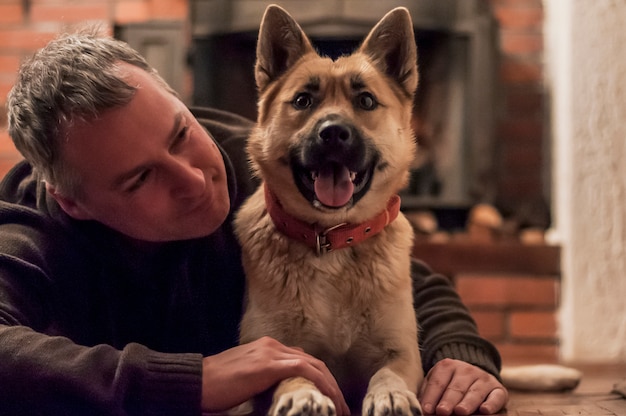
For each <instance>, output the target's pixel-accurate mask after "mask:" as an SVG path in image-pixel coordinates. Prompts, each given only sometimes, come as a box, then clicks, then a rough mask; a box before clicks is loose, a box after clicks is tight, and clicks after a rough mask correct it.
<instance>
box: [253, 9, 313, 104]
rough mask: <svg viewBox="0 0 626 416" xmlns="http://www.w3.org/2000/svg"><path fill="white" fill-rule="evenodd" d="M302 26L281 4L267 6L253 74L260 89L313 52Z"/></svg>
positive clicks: (260, 31)
mask: <svg viewBox="0 0 626 416" xmlns="http://www.w3.org/2000/svg"><path fill="white" fill-rule="evenodd" d="M314 51H315V50H314V49H313V46H312V45H311V42H310V41H309V39H308V38H307V36H306V35H305V34H304V31H303V30H302V28H301V27H300V25H299V24H298V23H297V22H296V21H295V20H294V19H293V18H292V17H291V16H290V15H289V13H287V12H286V11H285V10H284V9H282V8H281V7H279V6H276V5H271V6H268V7H267V9H265V14H264V15H263V20H262V21H261V28H260V30H259V40H258V42H257V47H256V56H257V61H256V67H255V69H254V77H255V80H256V85H257V88H258V89H259V91H261V92H262V91H263V90H264V89H265V87H267V85H268V84H269V83H270V82H272V81H274V80H275V79H276V78H278V77H279V76H281V75H282V74H283V73H284V72H285V71H287V69H288V68H289V67H290V66H291V65H293V64H294V63H295V62H296V61H297V60H298V59H299V58H300V57H302V56H303V55H305V54H306V53H309V52H314Z"/></svg>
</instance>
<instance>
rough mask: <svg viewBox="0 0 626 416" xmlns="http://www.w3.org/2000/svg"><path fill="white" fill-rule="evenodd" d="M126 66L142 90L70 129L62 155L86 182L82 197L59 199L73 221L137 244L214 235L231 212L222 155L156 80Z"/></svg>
mask: <svg viewBox="0 0 626 416" xmlns="http://www.w3.org/2000/svg"><path fill="white" fill-rule="evenodd" d="M119 68H120V71H122V73H123V74H125V79H126V80H127V82H128V83H129V84H131V85H135V86H137V87H138V89H137V92H136V94H135V96H134V97H133V99H132V100H131V102H130V103H129V104H127V105H125V106H123V107H120V108H115V109H112V110H108V111H106V112H104V113H103V114H102V115H101V116H100V117H99V118H98V119H96V120H93V121H89V122H77V123H75V124H73V125H71V126H70V127H69V128H68V129H67V138H66V142H65V144H64V145H63V148H62V157H63V158H64V160H65V161H66V162H67V163H69V165H70V166H71V167H72V168H73V169H74V170H75V171H76V172H78V174H79V175H80V176H81V191H82V196H81V197H80V198H79V199H78V200H68V199H66V198H63V197H61V196H59V195H55V197H56V199H57V200H58V201H59V202H60V204H61V206H62V208H63V209H64V210H65V211H66V212H67V213H68V214H69V215H71V216H72V217H74V218H77V219H90V220H96V221H99V222H101V223H103V224H106V225H108V226H109V227H111V228H113V229H115V230H117V231H119V232H121V233H123V234H126V235H128V236H130V237H132V238H135V239H138V240H145V241H171V240H182V239H189V238H196V237H202V236H206V235H208V234H210V233H212V232H213V231H215V230H216V229H217V228H218V227H219V226H220V225H221V224H222V222H223V221H224V220H225V218H226V216H227V214H228V211H229V209H230V202H229V197H228V188H227V180H226V170H225V167H224V161H223V159H222V155H221V153H220V152H219V149H218V148H217V146H216V145H215V143H214V141H213V140H212V138H211V137H210V136H209V135H208V134H207V132H206V131H205V130H204V128H202V126H201V125H200V124H199V123H198V122H197V121H196V119H195V118H194V117H193V116H192V114H191V113H190V112H189V110H188V109H187V108H186V106H185V105H184V104H183V103H182V102H181V101H180V100H179V99H177V98H176V97H175V96H173V95H172V94H171V93H169V92H167V91H166V90H165V89H164V88H163V87H162V86H161V85H160V84H159V83H158V82H157V81H155V80H154V79H153V78H152V77H151V76H150V75H148V74H147V73H146V72H145V71H143V70H141V69H139V68H136V67H134V66H132V65H129V64H119ZM53 195H54V192H53Z"/></svg>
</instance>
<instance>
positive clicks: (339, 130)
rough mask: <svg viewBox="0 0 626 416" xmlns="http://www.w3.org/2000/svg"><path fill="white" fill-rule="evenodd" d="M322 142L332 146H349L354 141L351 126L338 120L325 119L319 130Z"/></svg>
mask: <svg viewBox="0 0 626 416" xmlns="http://www.w3.org/2000/svg"><path fill="white" fill-rule="evenodd" d="M318 135H319V138H320V139H321V142H322V144H324V145H330V146H348V145H350V144H351V141H352V137H353V135H352V129H351V128H350V126H348V125H346V124H344V123H340V122H337V121H330V120H329V121H325V122H324V123H322V124H321V125H320V127H319V130H318Z"/></svg>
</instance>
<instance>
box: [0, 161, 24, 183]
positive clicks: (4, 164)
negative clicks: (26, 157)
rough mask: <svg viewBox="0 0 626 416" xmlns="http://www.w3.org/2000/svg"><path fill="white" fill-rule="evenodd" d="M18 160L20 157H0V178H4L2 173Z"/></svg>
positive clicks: (4, 173)
mask: <svg viewBox="0 0 626 416" xmlns="http://www.w3.org/2000/svg"><path fill="white" fill-rule="evenodd" d="M20 160H21V158H15V159H0V180H2V178H4V175H6V174H7V172H8V171H9V170H11V168H12V167H13V166H15V164H16V163H17V162H18V161H20Z"/></svg>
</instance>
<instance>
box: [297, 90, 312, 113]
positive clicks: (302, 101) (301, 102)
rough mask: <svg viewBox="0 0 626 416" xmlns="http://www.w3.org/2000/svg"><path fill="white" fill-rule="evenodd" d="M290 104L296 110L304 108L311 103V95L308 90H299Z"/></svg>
mask: <svg viewBox="0 0 626 416" xmlns="http://www.w3.org/2000/svg"><path fill="white" fill-rule="evenodd" d="M292 104H293V106H294V107H295V108H296V110H306V109H307V108H309V107H311V106H312V105H313V97H312V96H311V94H309V93H308V92H301V93H300V94H298V95H296V98H294V99H293V102H292Z"/></svg>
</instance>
